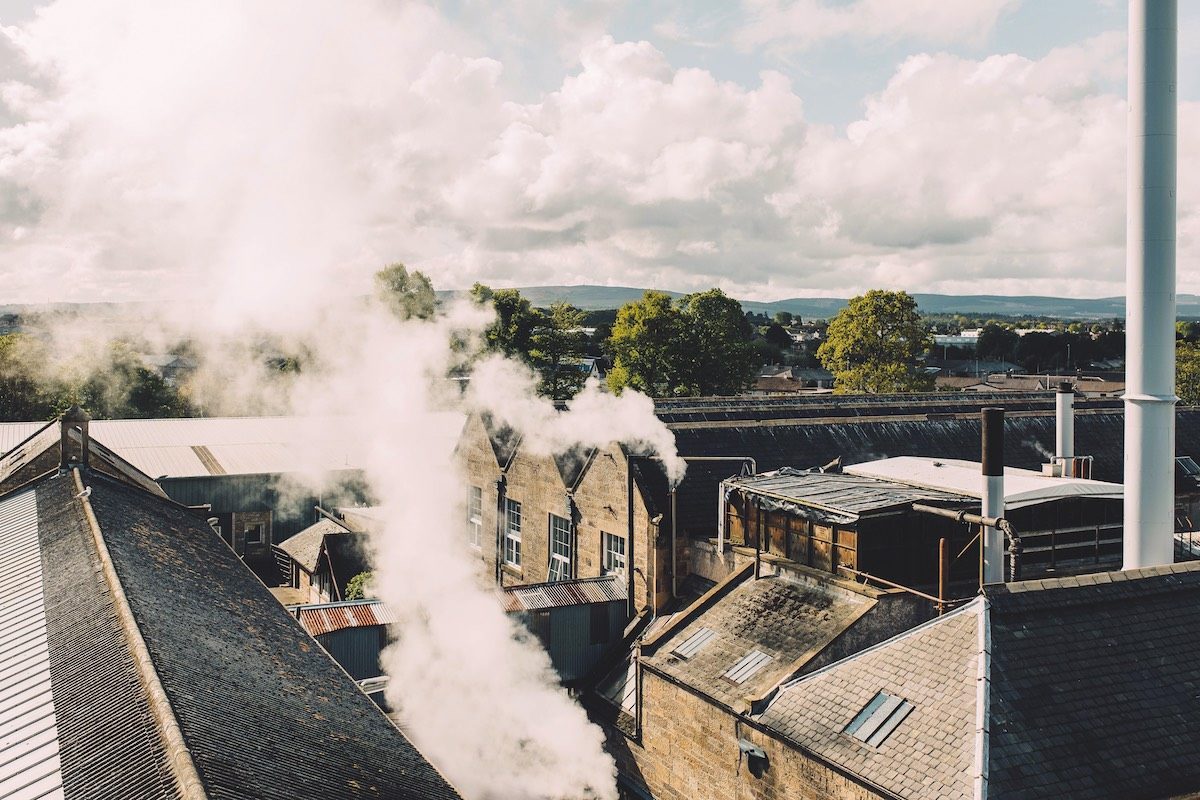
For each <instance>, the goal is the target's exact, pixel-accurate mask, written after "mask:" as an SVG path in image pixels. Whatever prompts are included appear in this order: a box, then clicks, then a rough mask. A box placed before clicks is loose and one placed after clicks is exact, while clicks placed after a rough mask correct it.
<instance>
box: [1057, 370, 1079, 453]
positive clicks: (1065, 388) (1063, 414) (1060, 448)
mask: <svg viewBox="0 0 1200 800" xmlns="http://www.w3.org/2000/svg"><path fill="white" fill-rule="evenodd" d="M1054 410H1055V412H1056V413H1055V426H1054V433H1055V436H1054V455H1056V456H1057V457H1058V458H1059V463H1060V464H1062V466H1063V469H1064V476H1065V475H1066V473H1065V470H1067V469H1068V468H1069V467H1068V464H1067V461H1068V460H1069V459H1072V458H1074V457H1075V390H1074V389H1072V388H1071V384H1070V382H1068V381H1063V382H1062V383H1060V384H1059V385H1058V394H1056V395H1055V396H1054ZM1068 477H1069V476H1068Z"/></svg>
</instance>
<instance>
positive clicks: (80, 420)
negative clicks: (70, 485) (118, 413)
mask: <svg viewBox="0 0 1200 800" xmlns="http://www.w3.org/2000/svg"><path fill="white" fill-rule="evenodd" d="M91 421H92V418H91V417H89V416H88V413H87V412H86V411H84V410H83V409H82V408H80V407H79V406H71V407H70V408H69V409H67V413H65V414H63V415H62V419H60V420H59V423H58V424H59V444H58V468H59V470H60V471H62V472H66V471H67V470H68V469H70V468H71V466H72V464H73V463H74V462H72V460H71V431H72V430H78V431H79V433H80V435H81V436H80V441H81V443H82V444H81V446H80V455H79V463H80V464H81V465H82V466H83V468H84V469H87V465H88V423H89V422H91Z"/></svg>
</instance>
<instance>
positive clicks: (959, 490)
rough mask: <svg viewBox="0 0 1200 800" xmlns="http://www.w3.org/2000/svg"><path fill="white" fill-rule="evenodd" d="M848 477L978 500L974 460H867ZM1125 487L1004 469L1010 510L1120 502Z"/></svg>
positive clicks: (850, 470)
mask: <svg viewBox="0 0 1200 800" xmlns="http://www.w3.org/2000/svg"><path fill="white" fill-rule="evenodd" d="M844 471H845V472H847V473H849V474H851V475H861V476H865V477H872V478H880V479H882V480H889V481H895V482H896V483H904V484H908V485H909V486H918V487H925V488H930V489H940V490H943V491H946V492H954V493H956V494H959V495H966V496H968V497H979V496H980V495H981V493H982V485H983V478H982V477H981V475H982V473H981V468H980V465H979V462H978V461H962V460H958V459H953V458H928V457H921V456H898V457H896V458H886V459H882V460H880V461H868V462H866V463H863V464H854V465H852V466H848V467H845V468H844ZM1124 492H1125V487H1124V486H1122V485H1121V484H1119V483H1107V482H1105V481H1094V480H1084V479H1083V478H1051V477H1047V476H1045V475H1043V474H1042V473H1040V472H1034V471H1033V470H1028V469H1018V468H1017V467H1005V468H1004V504H1005V506H1006V507H1007V508H1009V509H1010V510H1012V509H1017V508H1024V507H1025V506H1031V505H1037V504H1038V503H1045V502H1047V501H1050V500H1057V499H1060V498H1064V497H1096V498H1107V499H1112V500H1120V499H1121V498H1122V497H1124Z"/></svg>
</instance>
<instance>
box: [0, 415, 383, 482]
mask: <svg viewBox="0 0 1200 800" xmlns="http://www.w3.org/2000/svg"><path fill="white" fill-rule="evenodd" d="M44 425H45V423H35V422H6V423H0V452H8V451H9V450H11V449H12V448H14V447H16V446H18V445H19V444H20V443H21V442H22V441H23V440H24V439H26V438H28V437H29V436H31V435H33V434H35V433H36V432H37V431H38V430H39V429H40V428H41V427H43V426H44ZM338 427H339V426H338V425H337V424H336V423H335V421H334V420H332V419H330V418H308V417H199V418H191V419H113V420H93V421H92V422H91V425H90V431H91V435H92V436H93V437H95V438H96V439H99V440H100V441H102V442H104V443H105V444H107V445H108V446H109V447H110V448H112V449H113V450H114V451H115V452H117V453H118V454H119V455H121V456H122V457H123V458H125V459H128V460H129V461H130V462H131V463H133V464H134V465H135V466H136V467H137V468H138V469H140V470H142V471H143V472H145V473H146V474H147V475H150V476H153V477H155V478H158V477H166V478H190V477H207V476H211V475H256V474H284V473H295V472H314V473H317V472H324V471H331V470H345V469H358V468H360V467H361V466H362V463H363V454H362V453H361V452H359V450H358V449H357V448H356V447H355V446H354V445H353V443H352V442H349V441H347V440H345V439H343V438H340V437H337V436H335V435H332V434H331V433H330V431H333V430H336V429H337V428H338Z"/></svg>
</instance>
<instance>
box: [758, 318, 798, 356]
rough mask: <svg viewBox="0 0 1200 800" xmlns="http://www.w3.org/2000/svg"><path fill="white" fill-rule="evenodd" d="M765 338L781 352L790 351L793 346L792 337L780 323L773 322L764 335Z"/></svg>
mask: <svg viewBox="0 0 1200 800" xmlns="http://www.w3.org/2000/svg"><path fill="white" fill-rule="evenodd" d="M763 338H764V339H766V340H767V341H768V342H770V343H771V344H772V345H774V346H775V347H778V348H779V349H780V350H788V349H790V348H791V346H792V337H791V336H790V335H789V334H788V332H787V331H785V330H784V329H783V326H782V325H780V324H779V323H778V322H772V323H771V325H770V326H769V327H768V328H767V332H766V333H765V334H763Z"/></svg>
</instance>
